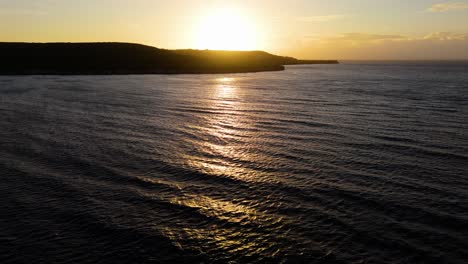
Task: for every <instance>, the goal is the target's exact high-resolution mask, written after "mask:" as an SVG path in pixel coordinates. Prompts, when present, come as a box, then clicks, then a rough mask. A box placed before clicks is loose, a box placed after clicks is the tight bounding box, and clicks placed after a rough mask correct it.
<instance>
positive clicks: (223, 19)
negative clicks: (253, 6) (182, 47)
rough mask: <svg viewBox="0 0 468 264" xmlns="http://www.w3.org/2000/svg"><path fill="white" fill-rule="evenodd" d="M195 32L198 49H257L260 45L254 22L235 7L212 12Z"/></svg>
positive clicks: (204, 18) (203, 19)
mask: <svg viewBox="0 0 468 264" xmlns="http://www.w3.org/2000/svg"><path fill="white" fill-rule="evenodd" d="M195 32H196V36H195V39H196V47H197V48H198V49H211V50H255V49H258V45H259V43H258V41H257V39H258V37H257V36H258V35H257V34H256V32H255V29H254V25H253V23H252V22H251V21H249V20H248V19H247V18H246V17H245V16H244V15H243V14H242V13H241V12H239V11H238V10H235V9H217V10H214V11H212V12H210V13H209V14H208V15H207V16H204V17H203V18H202V19H201V21H200V23H199V25H198V26H197V28H196V30H195Z"/></svg>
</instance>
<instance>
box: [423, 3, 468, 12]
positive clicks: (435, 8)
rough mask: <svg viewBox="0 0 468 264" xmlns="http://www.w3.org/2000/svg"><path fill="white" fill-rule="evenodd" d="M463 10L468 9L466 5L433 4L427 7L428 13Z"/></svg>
mask: <svg viewBox="0 0 468 264" xmlns="http://www.w3.org/2000/svg"><path fill="white" fill-rule="evenodd" d="M463 9H468V3H462V2H448V3H439V4H434V5H432V6H431V7H429V9H428V11H430V12H447V11H452V10H463Z"/></svg>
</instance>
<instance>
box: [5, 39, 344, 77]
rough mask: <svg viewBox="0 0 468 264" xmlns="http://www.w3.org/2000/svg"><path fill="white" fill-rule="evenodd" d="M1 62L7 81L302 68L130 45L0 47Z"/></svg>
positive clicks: (244, 56)
mask: <svg viewBox="0 0 468 264" xmlns="http://www.w3.org/2000/svg"><path fill="white" fill-rule="evenodd" d="M0 60H1V63H0V74H3V75H5V74H157V73H164V74H174V73H238V72H258V71H278V70H283V69H284V66H283V65H290V64H301V62H304V61H300V60H297V59H294V58H290V57H281V56H276V55H272V54H269V53H266V52H262V51H208V50H202V51H200V50H165V49H158V48H154V47H150V46H145V45H140V44H131V43H0ZM307 62H308V64H309V63H337V62H336V61H307Z"/></svg>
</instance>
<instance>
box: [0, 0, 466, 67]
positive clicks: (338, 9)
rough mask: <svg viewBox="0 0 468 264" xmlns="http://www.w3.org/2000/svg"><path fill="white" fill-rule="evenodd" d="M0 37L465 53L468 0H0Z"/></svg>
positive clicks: (365, 53) (302, 53)
mask: <svg viewBox="0 0 468 264" xmlns="http://www.w3.org/2000/svg"><path fill="white" fill-rule="evenodd" d="M0 41H5V42H13V41H14V42H95V41H99V42H113V41H117V42H134V43H142V44H147V45H151V46H155V47H159V48H168V49H178V48H197V49H203V48H226V49H236V48H238V49H256V50H266V51H268V52H272V53H276V54H280V55H288V56H294V57H298V58H304V59H341V60H345V59H363V60H372V59H375V60H387V59H388V60H395V59H412V60H425V59H428V60H429V59H441V60H444V59H468V0H455V1H444V0H439V1H431V0H326V1H322V0H288V1H284V0H282V1H280V0H231V1H229V0H224V1H219V0H205V1H202V0H131V1H129V0H79V1H77V0H73V1H72V0H15V1H11V0H8V1H5V0H0Z"/></svg>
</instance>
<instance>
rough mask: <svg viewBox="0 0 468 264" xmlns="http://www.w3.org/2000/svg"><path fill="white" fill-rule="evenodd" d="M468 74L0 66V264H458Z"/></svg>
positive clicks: (466, 191) (388, 68) (466, 223)
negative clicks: (17, 70)
mask: <svg viewBox="0 0 468 264" xmlns="http://www.w3.org/2000/svg"><path fill="white" fill-rule="evenodd" d="M467 72H468V67H467V66H463V65H442V64H440V65H439V64H409V65H408V64H401V65H399V64H393V65H387V64H379V65H369V64H365V65H359V64H352V65H317V66H295V67H289V68H288V70H287V71H285V72H273V73H258V74H236V75H203V76H197V75H181V76H151V75H147V76H86V77H83V76H81V77H80V76H68V77H60V76H30V77H8V76H4V77H0V201H1V203H0V263H159V262H166V263H175V262H181V263H199V262H205V263H213V262H215V263H466V262H467V261H468V73H467Z"/></svg>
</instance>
